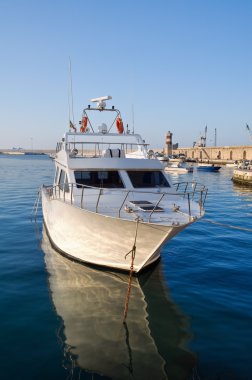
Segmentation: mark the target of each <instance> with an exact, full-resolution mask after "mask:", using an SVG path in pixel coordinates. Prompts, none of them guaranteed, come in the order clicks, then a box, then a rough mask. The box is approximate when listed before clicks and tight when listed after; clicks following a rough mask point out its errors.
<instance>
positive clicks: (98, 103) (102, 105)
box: [90, 95, 112, 111]
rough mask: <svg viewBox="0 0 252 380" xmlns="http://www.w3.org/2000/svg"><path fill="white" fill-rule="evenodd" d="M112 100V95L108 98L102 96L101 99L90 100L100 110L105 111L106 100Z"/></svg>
mask: <svg viewBox="0 0 252 380" xmlns="http://www.w3.org/2000/svg"><path fill="white" fill-rule="evenodd" d="M110 99H112V96H110V95H107V96H101V97H100V98H93V99H90V101H91V102H93V103H96V108H97V109H98V110H101V111H102V110H104V108H105V107H106V102H105V100H110Z"/></svg>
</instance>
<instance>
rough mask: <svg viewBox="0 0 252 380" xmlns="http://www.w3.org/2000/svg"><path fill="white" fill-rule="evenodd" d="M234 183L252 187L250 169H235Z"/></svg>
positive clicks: (251, 172)
mask: <svg viewBox="0 0 252 380" xmlns="http://www.w3.org/2000/svg"><path fill="white" fill-rule="evenodd" d="M232 180H233V182H235V183H241V184H243V185H248V186H252V170H250V169H235V170H234V171H233V177H232Z"/></svg>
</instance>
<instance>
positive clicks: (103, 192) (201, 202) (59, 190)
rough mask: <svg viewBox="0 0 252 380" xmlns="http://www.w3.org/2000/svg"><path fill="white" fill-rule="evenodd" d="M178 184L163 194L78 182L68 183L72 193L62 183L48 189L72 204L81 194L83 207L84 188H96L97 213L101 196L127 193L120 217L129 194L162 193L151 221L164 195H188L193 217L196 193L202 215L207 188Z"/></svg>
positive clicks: (121, 203) (48, 192) (54, 196)
mask: <svg viewBox="0 0 252 380" xmlns="http://www.w3.org/2000/svg"><path fill="white" fill-rule="evenodd" d="M190 184H191V185H193V187H192V190H190V191H188V188H189V187H190ZM176 185H177V188H176V191H175V192H171V191H167V192H161V194H160V192H155V191H146V190H138V189H132V190H129V189H122V188H118V189H116V188H98V187H93V186H88V185H82V184H76V183H69V184H68V188H69V189H71V190H70V194H69V191H65V187H64V188H63V189H62V188H60V186H62V185H55V186H51V187H48V186H46V189H47V194H48V195H49V197H50V198H52V199H60V200H62V201H63V202H70V203H71V204H76V202H74V198H75V197H76V196H80V204H79V206H80V208H82V209H83V208H84V207H83V198H84V190H85V189H86V190H88V189H89V190H95V191H96V192H97V191H98V195H97V200H96V204H95V212H96V213H98V207H99V204H100V201H101V196H102V195H106V192H108V194H111V192H114V193H117V194H123V193H125V196H124V197H123V200H121V202H120V204H119V205H118V206H117V207H118V217H119V218H120V217H121V211H122V208H123V206H124V205H125V202H126V200H127V199H128V197H129V194H133V195H140V194H148V195H150V194H151V195H155V196H158V195H160V197H159V199H158V200H157V201H156V200H154V201H153V208H152V210H151V211H150V214H149V217H148V222H150V221H151V217H152V215H153V213H154V212H155V210H156V209H157V207H158V206H159V204H160V202H161V201H162V200H163V199H164V197H169V196H179V197H183V198H184V197H187V199H188V215H189V218H191V202H192V201H194V198H195V195H196V194H197V195H198V197H197V199H198V205H199V208H200V209H199V210H200V215H202V211H203V210H204V204H205V200H206V196H207V188H206V187H205V186H204V185H202V184H198V183H196V182H183V183H180V184H176ZM197 186H198V187H199V186H200V188H199V189H198V188H197ZM182 187H183V189H182ZM74 189H80V193H79V194H76V193H74ZM61 193H63V196H62V195H61ZM66 194H68V196H66ZM108 194H107V195H108ZM76 205H77V204H76Z"/></svg>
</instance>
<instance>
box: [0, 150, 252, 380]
mask: <svg viewBox="0 0 252 380" xmlns="http://www.w3.org/2000/svg"><path fill="white" fill-rule="evenodd" d="M53 172H54V167H53V162H52V161H51V160H50V159H49V158H47V157H44V156H37V157H36V156H33V157H32V156H23V157H7V156H4V155H2V156H0V178H1V181H0V220H1V229H0V241H1V245H0V265H1V275H0V287H1V293H0V298H1V314H0V324H1V328H0V333H1V343H2V344H1V348H0V351H1V352H0V379H1V380H9V379H10V380H16V379H19V380H23V379H24V380H29V379H36V380H42V379H47V380H51V379H52V380H57V379H112V378H113V379H144V380H145V379H157V380H159V379H166V378H168V379H170V380H180V379H190V380H192V379H197V380H198V379H204V380H210V379H211V380H212V379H214V380H215V379H216V380H217V379H219V380H222V379H223V380H224V379H225V380H229V379H231V380H233V379H235V380H245V379H246V380H249V379H252V360H251V344H252V306H251V305H252V276H251V272H252V234H251V232H249V231H243V230H242V228H244V227H245V228H250V229H251V230H252V190H247V189H245V188H242V187H238V186H235V185H234V184H233V183H232V182H231V180H230V179H231V176H232V169H221V171H220V173H200V174H198V173H197V172H196V171H195V173H194V174H187V175H180V176H176V175H173V176H172V178H173V181H174V182H177V181H179V180H180V181H182V180H187V179H188V180H192V179H194V180H195V179H197V180H198V181H199V182H202V183H204V184H206V185H207V186H208V187H209V194H208V198H207V202H206V210H207V212H206V216H205V219H204V220H202V221H200V222H198V223H195V224H194V225H193V226H191V227H189V228H187V229H186V230H185V231H183V232H182V233H181V234H180V235H178V236H177V237H176V238H174V239H173V240H172V241H171V242H169V243H168V244H167V245H166V247H165V248H164V249H163V258H162V260H161V261H160V263H159V264H158V265H157V266H155V268H153V270H152V271H151V272H147V273H145V274H144V275H142V276H140V278H139V280H135V281H134V284H133V288H132V296H131V299H130V306H129V313H128V318H127V324H122V315H123V308H124V299H125V295H126V290H127V276H124V275H120V274H113V273H110V272H104V271H98V270H93V269H91V268H87V267H85V266H81V265H79V264H76V263H73V262H71V261H69V260H67V259H65V258H63V257H62V256H60V255H59V254H58V253H56V252H55V251H53V249H52V248H51V246H50V244H49V242H48V239H47V236H46V234H45V233H44V232H43V229H42V217H41V211H39V213H38V218H37V224H36V223H34V222H31V220H30V216H31V211H32V208H33V204H34V201H35V199H36V192H37V190H38V188H39V186H40V185H41V184H42V183H45V184H50V183H51V182H52V177H53ZM209 221H214V222H218V223H221V224H224V226H219V225H214V224H210V222H209ZM225 224H231V225H233V226H239V227H241V230H237V229H230V228H228V227H226V226H225Z"/></svg>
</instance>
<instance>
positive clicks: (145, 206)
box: [129, 200, 164, 212]
mask: <svg viewBox="0 0 252 380" xmlns="http://www.w3.org/2000/svg"><path fill="white" fill-rule="evenodd" d="M129 202H130V203H131V204H132V205H134V206H137V207H138V208H139V210H141V211H145V212H151V211H154V212H163V211H164V209H163V208H162V207H159V206H157V207H155V205H154V204H153V203H151V202H149V201H144V200H143V201H129Z"/></svg>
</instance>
